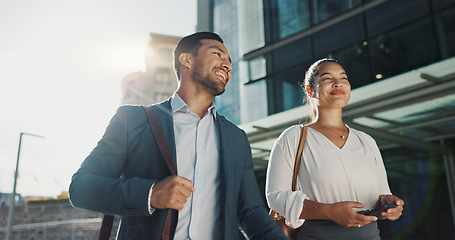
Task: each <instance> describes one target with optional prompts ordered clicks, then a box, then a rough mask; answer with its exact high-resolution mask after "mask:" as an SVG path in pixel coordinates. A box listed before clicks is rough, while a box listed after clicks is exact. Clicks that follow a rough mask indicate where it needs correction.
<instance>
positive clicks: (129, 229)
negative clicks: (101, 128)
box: [69, 100, 287, 240]
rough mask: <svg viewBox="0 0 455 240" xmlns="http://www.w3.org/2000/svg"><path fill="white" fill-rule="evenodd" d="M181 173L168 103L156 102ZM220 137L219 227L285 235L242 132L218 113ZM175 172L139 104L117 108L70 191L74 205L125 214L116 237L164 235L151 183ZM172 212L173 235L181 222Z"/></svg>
mask: <svg viewBox="0 0 455 240" xmlns="http://www.w3.org/2000/svg"><path fill="white" fill-rule="evenodd" d="M153 108H154V109H155V110H156V112H157V115H158V118H159V119H160V123H161V126H162V128H163V131H164V134H165V137H166V141H167V144H168V146H169V148H170V152H171V154H172V157H173V160H174V163H175V164H176V167H177V171H178V165H177V163H176V150H175V141H174V126H173V120H172V110H171V106H170V101H169V100H166V101H164V102H162V103H160V104H156V105H154V106H153ZM216 122H217V125H218V129H219V136H220V148H221V156H220V161H221V163H220V164H221V165H220V171H221V178H222V180H221V188H222V196H221V202H220V206H221V221H223V222H222V224H220V225H221V226H224V228H223V229H219V231H222V235H224V239H228V240H231V239H238V238H239V228H238V227H240V228H241V229H242V230H243V231H244V232H245V233H246V234H247V235H248V237H249V238H250V239H287V238H286V237H285V236H284V234H283V233H282V232H281V230H280V229H279V228H278V227H277V225H276V224H275V222H274V221H273V220H272V218H271V217H270V216H269V215H268V213H267V209H266V208H265V206H264V202H263V200H262V198H261V196H260V193H259V189H258V186H257V183H256V178H255V175H254V171H253V163H252V159H251V149H250V145H249V143H248V139H247V137H246V134H245V132H244V131H242V130H241V129H239V128H238V127H237V126H235V125H234V124H233V123H231V122H229V121H228V120H226V119H225V118H224V117H223V116H221V115H218V114H217V118H216ZM170 175H171V173H170V171H169V169H168V167H167V165H166V162H165V160H164V158H163V156H162V154H161V152H160V150H159V148H158V145H157V144H156V140H155V138H154V136H153V133H152V130H151V127H150V125H149V123H148V121H147V117H146V115H145V112H144V110H143V109H142V107H140V106H122V107H120V108H119V109H118V111H117V113H116V114H115V115H114V117H113V118H112V120H111V121H110V123H109V126H108V127H107V129H106V132H105V134H104V136H103V137H102V139H101V140H100V141H99V142H98V144H97V146H96V147H95V148H94V149H93V151H92V152H91V153H90V155H89V156H88V157H87V158H86V159H85V161H84V162H83V163H82V165H81V167H80V168H79V170H78V171H77V172H76V173H75V174H74V175H73V178H72V182H71V185H70V189H69V193H70V200H71V202H72V204H73V205H74V206H75V207H78V208H84V209H88V210H92V211H97V212H102V213H105V214H111V215H121V216H122V220H121V224H120V227H119V231H118V234H117V238H118V239H160V235H161V231H162V229H163V226H164V222H165V219H166V214H167V211H168V210H167V209H156V211H155V212H154V213H153V214H152V215H150V214H149V211H148V207H147V206H148V194H149V190H150V187H151V186H152V184H153V183H155V182H157V181H159V180H161V179H164V178H166V177H168V176H170ZM177 214H178V211H176V210H173V215H172V223H171V235H172V236H173V233H174V230H175V227H176V225H177V218H178V216H177Z"/></svg>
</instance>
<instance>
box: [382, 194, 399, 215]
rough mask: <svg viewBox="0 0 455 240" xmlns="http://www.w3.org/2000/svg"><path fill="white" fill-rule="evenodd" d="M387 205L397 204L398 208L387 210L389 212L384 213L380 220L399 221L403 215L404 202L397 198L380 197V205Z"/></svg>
mask: <svg viewBox="0 0 455 240" xmlns="http://www.w3.org/2000/svg"><path fill="white" fill-rule="evenodd" d="M387 203H395V204H397V205H398V206H397V207H394V208H389V209H387V211H384V212H382V213H381V215H380V216H379V218H380V219H389V220H392V221H395V220H397V219H398V218H399V217H400V216H401V213H402V212H403V205H404V201H403V200H402V199H400V198H399V197H397V196H393V195H381V196H380V197H379V204H380V205H384V204H387Z"/></svg>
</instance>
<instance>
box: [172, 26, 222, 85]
mask: <svg viewBox="0 0 455 240" xmlns="http://www.w3.org/2000/svg"><path fill="white" fill-rule="evenodd" d="M203 39H213V40H217V41H219V42H221V43H224V42H223V39H221V37H220V36H218V34H216V33H212V32H196V33H193V34H191V35H188V36H185V37H183V38H182V39H180V41H179V42H178V43H177V47H175V49H174V69H175V72H176V73H177V78H178V79H180V60H179V57H180V54H182V53H191V54H192V55H194V56H197V53H198V51H199V48H200V47H201V46H202V43H201V40H203Z"/></svg>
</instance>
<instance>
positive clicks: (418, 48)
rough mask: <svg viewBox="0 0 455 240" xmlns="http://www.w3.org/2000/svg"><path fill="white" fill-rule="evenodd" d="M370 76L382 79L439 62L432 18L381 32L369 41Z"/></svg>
mask: <svg viewBox="0 0 455 240" xmlns="http://www.w3.org/2000/svg"><path fill="white" fill-rule="evenodd" d="M368 46H369V50H370V55H371V58H370V61H371V65H372V74H373V75H374V76H376V75H378V74H380V75H382V77H383V78H388V77H391V76H395V75H397V74H400V73H403V72H406V71H409V70H412V69H415V68H418V67H422V66H425V65H427V64H430V63H433V62H436V61H437V60H438V59H439V53H438V47H437V42H436V37H435V31H434V28H433V24H432V21H431V18H430V17H428V18H426V19H423V20H420V21H418V22H416V23H414V24H411V25H406V26H404V27H402V28H400V29H397V30H395V31H392V32H388V33H387V32H386V33H382V34H381V35H380V36H379V37H376V38H374V39H372V40H370V41H369V44H368Z"/></svg>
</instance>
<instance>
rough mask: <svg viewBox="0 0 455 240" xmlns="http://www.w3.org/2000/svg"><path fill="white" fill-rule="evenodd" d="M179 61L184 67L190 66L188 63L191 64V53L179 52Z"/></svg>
mask: <svg viewBox="0 0 455 240" xmlns="http://www.w3.org/2000/svg"><path fill="white" fill-rule="evenodd" d="M179 61H180V64H181V65H183V66H185V67H190V64H191V61H192V59H191V54H189V53H181V54H180V56H179Z"/></svg>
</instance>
